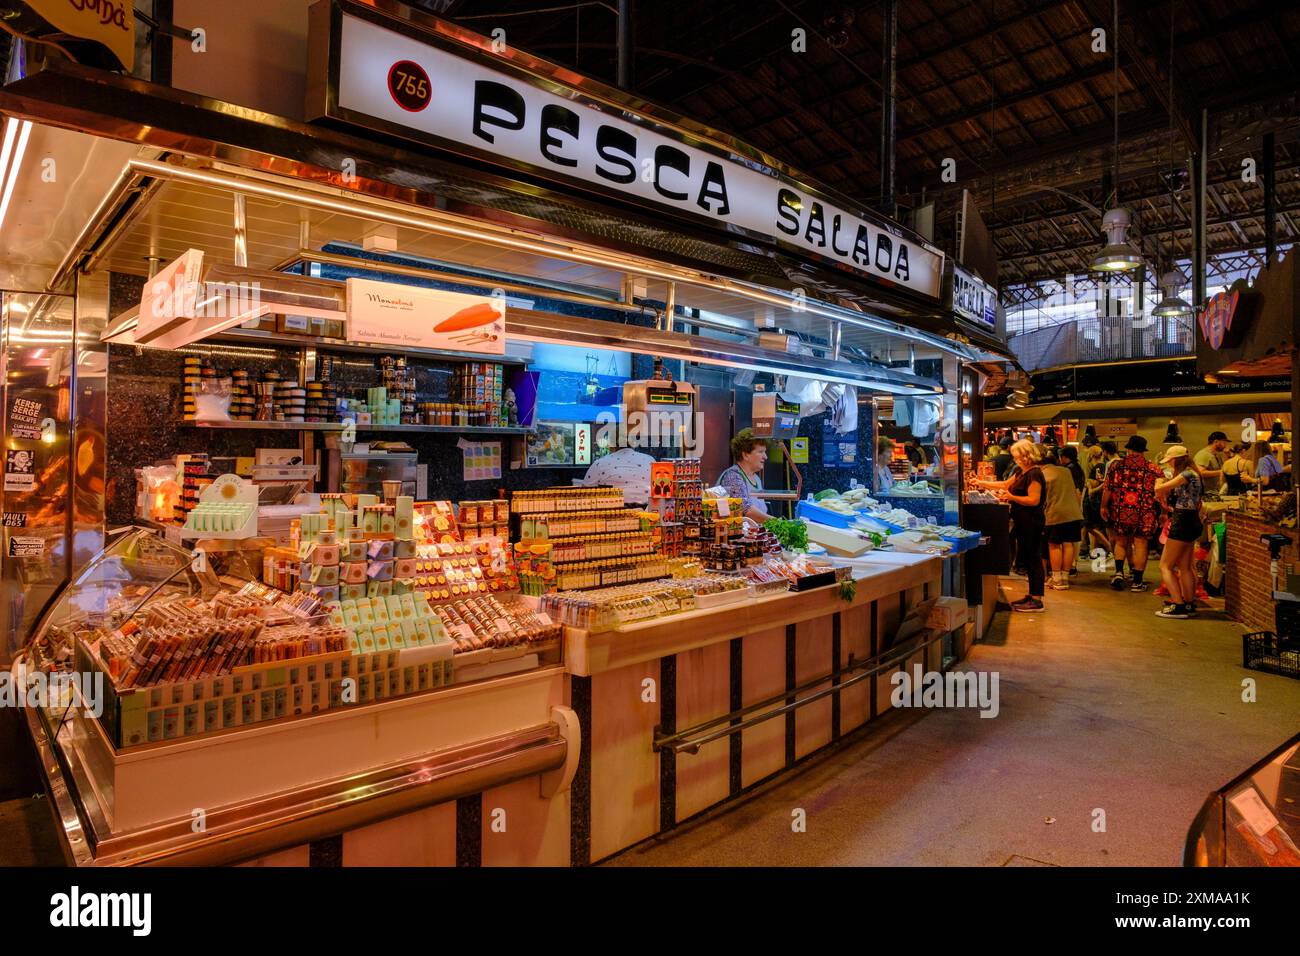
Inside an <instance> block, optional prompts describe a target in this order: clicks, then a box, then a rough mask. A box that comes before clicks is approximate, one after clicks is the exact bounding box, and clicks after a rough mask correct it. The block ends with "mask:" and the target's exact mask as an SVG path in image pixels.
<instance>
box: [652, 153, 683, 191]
mask: <svg viewBox="0 0 1300 956" xmlns="http://www.w3.org/2000/svg"><path fill="white" fill-rule="evenodd" d="M665 169H672V170H676V171H677V172H679V173H681V174H682V176H683V177H685V178H686V179H688V180H689V179H690V176H691V157H689V156H687V155H686V154H685V153H683V152H682V151H681V150H680V149H678V148H677V147H676V146H656V147H655V192H657V193H658V194H659V195H661V196H665V197H667V198H668V199H688V198H690V197H689V195H688V194H687V193H684V192H678V191H677V190H675V189H667V188H665V186H664V184H663V171H664V170H665Z"/></svg>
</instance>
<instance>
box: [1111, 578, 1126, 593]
mask: <svg viewBox="0 0 1300 956" xmlns="http://www.w3.org/2000/svg"><path fill="white" fill-rule="evenodd" d="M1110 586H1111V587H1112V588H1114V589H1115V590H1116V591H1123V590H1124V575H1122V574H1117V575H1115V576H1114V577H1113V578H1111V579H1110Z"/></svg>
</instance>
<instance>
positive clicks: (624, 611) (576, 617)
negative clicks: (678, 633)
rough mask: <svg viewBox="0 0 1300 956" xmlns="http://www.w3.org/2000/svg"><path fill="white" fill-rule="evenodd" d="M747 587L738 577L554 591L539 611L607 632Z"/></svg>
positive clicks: (698, 578) (662, 615) (561, 620)
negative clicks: (702, 596)
mask: <svg viewBox="0 0 1300 956" xmlns="http://www.w3.org/2000/svg"><path fill="white" fill-rule="evenodd" d="M747 586H748V582H747V581H745V580H744V579H742V578H740V577H738V576H730V575H720V574H718V575H700V576H696V577H684V578H677V579H674V580H672V581H661V582H655V583H644V584H633V585H628V586H625V587H617V588H602V589H600V590H593V591H557V592H555V593H553V594H548V595H546V596H545V597H543V598H542V603H541V607H542V610H543V611H545V612H546V613H547V614H548V615H549V616H550V617H551V618H552V619H554V620H556V621H559V622H561V623H563V624H565V625H567V626H570V627H578V628H582V629H584V630H589V631H607V630H613V629H615V628H619V627H623V626H626V625H628V624H635V623H637V622H638V621H646V620H650V619H652V618H657V617H665V616H667V615H670V614H680V613H683V612H686V611H693V610H695V606H696V604H695V600H696V597H697V596H701V595H707V594H718V593H721V592H723V591H734V590H743V589H744V588H746V587H747Z"/></svg>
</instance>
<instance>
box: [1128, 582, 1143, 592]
mask: <svg viewBox="0 0 1300 956" xmlns="http://www.w3.org/2000/svg"><path fill="white" fill-rule="evenodd" d="M1128 589H1129V590H1130V591H1145V590H1146V589H1147V583H1146V582H1145V581H1134V582H1133V583H1132V584H1130V585H1129V586H1128Z"/></svg>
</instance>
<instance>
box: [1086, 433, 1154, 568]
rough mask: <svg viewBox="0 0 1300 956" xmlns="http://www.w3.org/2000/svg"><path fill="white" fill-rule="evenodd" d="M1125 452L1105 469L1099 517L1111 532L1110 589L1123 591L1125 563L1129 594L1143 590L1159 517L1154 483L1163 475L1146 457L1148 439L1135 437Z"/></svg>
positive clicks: (1127, 445) (1126, 446) (1131, 439)
mask: <svg viewBox="0 0 1300 956" xmlns="http://www.w3.org/2000/svg"><path fill="white" fill-rule="evenodd" d="M1124 447H1125V449H1127V451H1128V454H1127V455H1125V456H1124V457H1123V458H1117V459H1116V460H1115V461H1113V462H1112V463H1111V465H1110V467H1109V468H1108V469H1107V470H1106V484H1105V488H1104V490H1103V491H1102V496H1101V516H1102V519H1103V520H1105V521H1106V522H1107V523H1109V524H1110V526H1111V528H1112V529H1113V530H1114V535H1113V537H1114V541H1115V576H1114V577H1113V578H1111V579H1110V586H1111V587H1113V588H1114V589H1115V590H1116V591H1122V590H1123V589H1124V583H1125V579H1124V561H1125V559H1126V558H1127V559H1128V562H1129V565H1130V567H1131V568H1132V572H1133V580H1132V583H1131V584H1130V585H1129V590H1130V591H1145V590H1146V589H1147V586H1146V583H1145V582H1143V580H1142V575H1143V573H1144V572H1145V571H1146V567H1147V542H1148V541H1149V540H1150V538H1151V536H1152V535H1153V534H1155V532H1156V527H1157V524H1158V521H1159V517H1160V504H1159V502H1158V501H1157V500H1156V482H1157V481H1159V480H1161V479H1162V478H1164V472H1162V471H1161V470H1160V468H1159V467H1157V466H1156V465H1155V464H1154V463H1152V462H1150V461H1148V460H1147V459H1146V457H1145V452H1146V450H1147V440H1146V439H1145V438H1143V437H1142V436H1141V435H1134V436H1133V437H1131V438H1130V439H1129V440H1128V444H1126V445H1125V446H1124Z"/></svg>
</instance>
